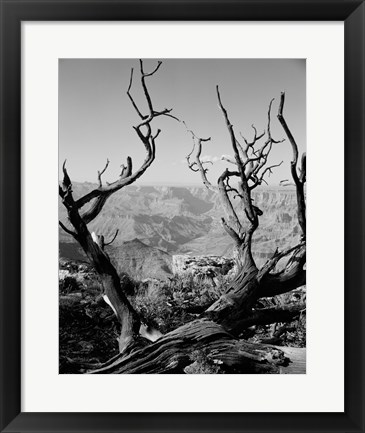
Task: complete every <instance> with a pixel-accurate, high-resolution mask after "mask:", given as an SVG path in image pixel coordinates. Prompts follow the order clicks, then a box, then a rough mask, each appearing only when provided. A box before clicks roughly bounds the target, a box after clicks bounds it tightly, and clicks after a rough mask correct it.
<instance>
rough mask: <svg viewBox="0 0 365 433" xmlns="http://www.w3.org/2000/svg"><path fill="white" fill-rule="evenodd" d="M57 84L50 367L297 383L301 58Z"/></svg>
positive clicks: (112, 65)
mask: <svg viewBox="0 0 365 433" xmlns="http://www.w3.org/2000/svg"><path fill="white" fill-rule="evenodd" d="M58 82H59V88H58V140H59V173H58V180H59V189H58V193H59V202H58V205H59V207H58V209H59V210H58V216H59V222H58V223H59V373H60V374H306V312H307V310H306V306H307V303H306V200H307V196H306V180H307V179H306V60H305V59H301V58H298V59H285V58H283V59H248V58H247V59H246V58H242V59H239V58H237V59H224V58H217V59H205V58H204V59H203V58H197V59H172V58H168V59H164V58H162V59H157V58H156V59H152V58H147V59H139V58H135V59H78V58H69V59H68V58H64V59H59V63H58ZM311 281H312V280H311ZM265 380H266V379H265Z"/></svg>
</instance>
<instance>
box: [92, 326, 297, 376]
mask: <svg viewBox="0 0 365 433" xmlns="http://www.w3.org/2000/svg"><path fill="white" fill-rule="evenodd" d="M196 351H201V353H203V354H205V355H206V357H207V359H208V360H209V361H210V362H212V364H217V365H219V366H220V367H221V368H222V369H223V371H225V372H230V373H251V374H252V373H280V367H281V366H285V365H288V364H289V362H290V360H289V358H288V357H287V356H286V355H285V353H284V352H283V351H282V350H281V348H277V347H274V346H266V345H262V344H255V343H249V342H247V341H245V340H239V339H237V338H235V337H233V336H232V335H231V334H229V333H228V332H226V331H225V330H224V329H223V327H222V326H220V325H218V324H217V323H215V322H212V321H210V320H207V319H198V320H195V321H193V322H190V323H187V324H186V325H183V326H181V327H179V328H177V329H176V330H174V331H172V332H169V333H168V334H166V335H164V336H163V337H162V338H160V339H159V340H157V341H156V342H154V343H152V344H149V345H147V346H145V347H143V348H137V349H136V350H133V348H129V350H128V354H126V353H124V354H123V353H121V354H119V355H118V356H117V357H115V358H114V359H113V361H112V362H108V363H107V365H105V366H103V367H102V368H98V369H96V370H92V371H89V373H91V374H166V373H184V368H185V367H187V366H189V365H190V364H192V363H193V359H192V354H193V353H194V352H196Z"/></svg>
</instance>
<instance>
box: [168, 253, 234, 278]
mask: <svg viewBox="0 0 365 433" xmlns="http://www.w3.org/2000/svg"><path fill="white" fill-rule="evenodd" d="M233 268H234V260H233V259H230V258H226V257H221V256H195V257H191V256H187V255H175V256H172V272H173V273H174V274H175V275H192V276H193V277H202V278H204V277H205V278H208V279H214V278H215V277H217V276H219V275H227V274H228V273H230V272H232V270H233Z"/></svg>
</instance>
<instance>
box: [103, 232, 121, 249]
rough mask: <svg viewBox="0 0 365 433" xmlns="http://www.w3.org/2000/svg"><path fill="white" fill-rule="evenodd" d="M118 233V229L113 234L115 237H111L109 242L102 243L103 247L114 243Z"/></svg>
mask: <svg viewBox="0 0 365 433" xmlns="http://www.w3.org/2000/svg"><path fill="white" fill-rule="evenodd" d="M118 233H119V229H117V231H116V232H115V235H114V236H113V239H112V240H111V241H109V242H104V246H108V245H111V244H112V243H113V242H114V241H115V239H116V237H117V236H118Z"/></svg>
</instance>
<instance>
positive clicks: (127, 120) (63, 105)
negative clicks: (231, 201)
mask: <svg viewBox="0 0 365 433" xmlns="http://www.w3.org/2000/svg"><path fill="white" fill-rule="evenodd" d="M158 60H161V61H162V65H161V67H160V68H159V70H158V71H157V73H156V74H154V75H153V76H151V77H149V78H148V79H147V80H148V81H147V86H148V89H149V92H150V95H151V98H152V101H153V105H154V108H155V109H156V110H162V109H164V108H172V109H173V111H172V114H174V115H175V116H177V117H178V118H179V119H180V120H183V121H184V122H185V123H186V125H187V126H188V128H189V129H191V130H193V131H194V133H195V134H196V135H197V136H199V137H203V138H207V137H211V141H210V142H207V143H204V146H203V152H202V155H203V156H205V157H206V158H208V159H211V160H213V161H215V162H214V164H213V166H211V165H209V166H208V168H209V172H208V178H209V180H210V181H211V182H212V183H213V184H215V183H216V181H217V179H218V177H219V175H220V174H221V173H222V172H223V171H224V169H225V168H227V167H229V168H231V169H232V168H233V166H232V165H230V164H229V163H227V162H226V161H221V160H220V158H221V156H222V155H232V154H233V152H232V148H231V145H230V139H229V134H228V131H227V128H226V125H225V121H224V118H223V115H222V112H221V110H220V109H219V107H218V103H217V95H216V90H215V88H216V85H219V89H220V94H221V99H222V103H223V105H224V106H225V108H226V109H227V111H228V115H229V118H230V121H231V123H232V124H233V127H234V130H235V132H236V136H237V138H238V139H240V133H242V135H243V136H245V137H246V138H247V139H248V140H250V139H252V137H253V129H252V127H251V125H252V124H254V125H255V127H256V128H257V130H258V132H259V133H261V132H263V131H264V130H265V129H266V128H267V112H268V106H269V102H270V100H271V99H273V98H275V100H274V103H273V106H272V116H271V118H272V121H271V132H272V137H273V138H274V139H275V140H281V139H283V138H286V137H285V134H284V131H283V129H282V127H281V125H280V124H279V122H278V120H277V118H276V114H277V110H278V103H279V100H280V93H281V91H285V94H286V99H285V108H284V115H285V119H286V121H287V123H288V125H289V128H290V129H291V131H292V133H293V135H294V137H295V139H296V141H297V144H298V147H299V151H300V153H302V152H303V151H305V149H306V64H305V60H304V59H146V60H144V69H145V72H149V71H152V70H153V69H154V68H155V66H156V65H157V61H158ZM131 68H134V80H133V85H132V89H131V93H132V95H133V97H134V98H135V100H136V102H137V104H138V105H139V106H140V107H141V111H142V112H144V113H147V111H146V102H145V99H144V97H143V93H142V91H141V85H140V80H139V61H138V59H60V60H59V166H60V167H61V166H62V163H63V161H64V160H65V159H67V168H68V173H69V175H70V177H71V179H72V180H73V181H78V182H84V181H88V182H96V181H97V171H98V170H102V169H103V168H104V166H105V163H106V160H107V158H108V159H109V160H110V164H109V167H108V170H107V171H106V172H105V174H104V176H103V179H104V180H105V181H108V182H112V181H115V180H117V178H118V175H119V173H120V165H121V164H125V161H126V158H127V156H131V157H132V160H133V166H134V167H135V168H137V167H139V166H140V165H141V164H142V162H143V160H144V158H145V156H146V154H145V149H144V146H143V144H142V142H141V141H140V140H139V138H138V137H137V135H136V133H135V131H134V129H133V125H137V124H138V121H139V117H138V116H137V114H136V112H135V110H134V108H133V107H132V105H131V103H130V101H129V99H128V97H127V94H126V91H127V88H128V84H129V79H130V72H131ZM152 126H153V128H154V130H157V129H158V128H160V129H161V131H162V132H161V134H160V135H159V136H158V138H157V141H156V159H155V161H154V162H153V164H152V165H151V166H150V167H149V168H148V169H147V171H146V172H145V173H144V175H143V176H142V177H141V178H140V180H139V181H138V183H139V184H149V185H161V184H163V185H184V184H185V185H191V184H200V183H201V182H200V176H199V173H193V172H192V171H190V170H189V168H188V166H187V163H186V159H185V157H186V155H187V154H188V153H189V152H190V151H191V149H192V145H193V142H192V138H191V135H190V134H189V133H188V132H187V130H186V128H185V126H184V124H183V123H182V122H178V121H175V120H173V119H171V118H168V117H158V118H156V119H154V121H153V123H152ZM259 143H260V142H259ZM262 143H263V142H262ZM291 155H292V153H291V146H290V143H289V141H288V140H287V139H286V141H284V142H283V143H280V144H275V145H274V147H273V149H272V152H271V154H270V159H269V163H270V164H277V163H280V162H281V161H283V164H282V165H281V166H280V167H278V168H275V169H274V173H273V174H272V175H271V176H270V177H269V178H266V179H267V181H268V183H269V185H273V186H274V185H278V184H279V182H280V181H281V180H283V179H290V160H291ZM60 178H61V172H60Z"/></svg>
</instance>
